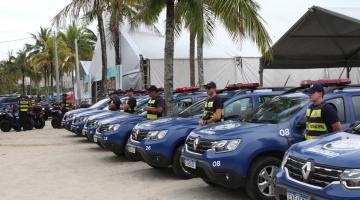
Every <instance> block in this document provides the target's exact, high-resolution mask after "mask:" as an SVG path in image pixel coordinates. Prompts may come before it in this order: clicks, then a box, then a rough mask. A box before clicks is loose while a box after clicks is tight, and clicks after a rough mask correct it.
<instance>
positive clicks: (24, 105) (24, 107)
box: [19, 100, 29, 112]
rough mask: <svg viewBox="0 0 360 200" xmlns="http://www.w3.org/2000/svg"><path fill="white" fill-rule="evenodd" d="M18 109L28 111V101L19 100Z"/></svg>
mask: <svg viewBox="0 0 360 200" xmlns="http://www.w3.org/2000/svg"><path fill="white" fill-rule="evenodd" d="M19 109H20V112H28V111H29V101H27V100H20V102H19Z"/></svg>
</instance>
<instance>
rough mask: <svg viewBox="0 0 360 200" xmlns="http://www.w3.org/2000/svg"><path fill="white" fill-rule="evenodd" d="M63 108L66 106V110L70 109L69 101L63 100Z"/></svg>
mask: <svg viewBox="0 0 360 200" xmlns="http://www.w3.org/2000/svg"><path fill="white" fill-rule="evenodd" d="M65 108H66V110H71V109H72V106H71V103H70V102H69V101H65Z"/></svg>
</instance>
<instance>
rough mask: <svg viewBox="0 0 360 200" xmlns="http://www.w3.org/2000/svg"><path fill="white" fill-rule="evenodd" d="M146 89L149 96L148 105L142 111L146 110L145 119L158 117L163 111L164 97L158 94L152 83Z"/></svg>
mask: <svg viewBox="0 0 360 200" xmlns="http://www.w3.org/2000/svg"><path fill="white" fill-rule="evenodd" d="M147 91H148V95H149V97H150V100H149V102H148V105H147V106H146V107H145V108H144V111H146V112H147V115H146V116H147V119H148V120H154V119H158V118H159V117H162V115H163V112H164V99H163V98H162V97H161V96H160V95H159V91H158V88H157V87H156V86H154V85H151V86H150V87H149V88H148V89H147Z"/></svg>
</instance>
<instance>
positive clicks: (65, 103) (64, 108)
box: [61, 93, 72, 116]
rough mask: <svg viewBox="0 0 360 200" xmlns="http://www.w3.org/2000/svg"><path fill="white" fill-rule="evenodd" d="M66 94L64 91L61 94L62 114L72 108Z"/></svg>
mask: <svg viewBox="0 0 360 200" xmlns="http://www.w3.org/2000/svg"><path fill="white" fill-rule="evenodd" d="M67 96H68V95H67V94H66V93H64V94H63V96H62V101H61V114H62V116H64V114H65V113H66V112H68V111H70V110H72V104H71V102H70V101H69V100H68V99H67Z"/></svg>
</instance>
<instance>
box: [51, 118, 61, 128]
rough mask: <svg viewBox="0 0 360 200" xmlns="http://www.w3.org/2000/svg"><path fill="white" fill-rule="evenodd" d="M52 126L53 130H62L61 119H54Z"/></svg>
mask: <svg viewBox="0 0 360 200" xmlns="http://www.w3.org/2000/svg"><path fill="white" fill-rule="evenodd" d="M51 126H52V127H53V128H56V129H58V128H60V126H61V122H60V119H59V118H58V117H54V118H52V120H51Z"/></svg>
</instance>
